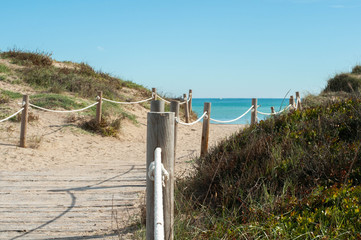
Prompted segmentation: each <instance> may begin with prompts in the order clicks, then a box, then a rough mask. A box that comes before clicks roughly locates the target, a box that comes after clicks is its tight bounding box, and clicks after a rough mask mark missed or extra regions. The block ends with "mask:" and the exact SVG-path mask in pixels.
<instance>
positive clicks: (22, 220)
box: [0, 164, 145, 239]
mask: <svg viewBox="0 0 361 240" xmlns="http://www.w3.org/2000/svg"><path fill="white" fill-rule="evenodd" d="M84 169H86V170H85V171H84ZM142 190H145V164H144V165H139V164H138V165H133V164H124V165H116V166H111V165H110V164H105V165H104V164H102V165H100V164H99V165H87V166H86V167H85V168H84V166H76V167H72V168H69V169H60V170H56V171H55V170H50V171H19V172H11V171H0V239H119V238H120V239H122V237H119V236H122V235H123V234H124V229H118V227H117V225H121V226H124V225H125V224H124V222H121V221H129V219H130V218H131V217H132V216H131V215H132V214H133V213H134V212H135V210H136V209H135V208H137V205H138V204H139V192H140V191H142ZM119 232H120V235H119Z"/></svg>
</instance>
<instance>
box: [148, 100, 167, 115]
mask: <svg viewBox="0 0 361 240" xmlns="http://www.w3.org/2000/svg"><path fill="white" fill-rule="evenodd" d="M150 111H151V112H164V101H163V100H153V101H151V102H150Z"/></svg>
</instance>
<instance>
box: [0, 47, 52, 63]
mask: <svg viewBox="0 0 361 240" xmlns="http://www.w3.org/2000/svg"><path fill="white" fill-rule="evenodd" d="M51 55H52V54H51V53H47V52H40V51H33V52H32V51H24V50H20V49H16V48H14V49H11V50H9V51H7V52H1V53H0V56H1V57H2V58H10V59H12V62H13V63H15V64H20V65H27V66H28V65H35V66H51V65H52V64H53V60H52V59H51Z"/></svg>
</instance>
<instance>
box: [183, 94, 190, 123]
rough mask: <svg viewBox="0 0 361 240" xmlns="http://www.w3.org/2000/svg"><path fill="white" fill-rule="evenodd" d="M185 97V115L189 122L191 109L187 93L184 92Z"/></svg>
mask: <svg viewBox="0 0 361 240" xmlns="http://www.w3.org/2000/svg"><path fill="white" fill-rule="evenodd" d="M183 99H184V101H185V104H184V114H185V117H186V123H189V109H188V107H189V106H188V102H187V94H183Z"/></svg>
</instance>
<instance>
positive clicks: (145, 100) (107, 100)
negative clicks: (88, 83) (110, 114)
mask: <svg viewBox="0 0 361 240" xmlns="http://www.w3.org/2000/svg"><path fill="white" fill-rule="evenodd" d="M152 99H153V97H151V98H148V99H144V100H141V101H138V102H117V101H113V100H110V99H106V98H102V100H104V101H106V102H111V103H117V104H138V103H143V102H148V101H150V100H152Z"/></svg>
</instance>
